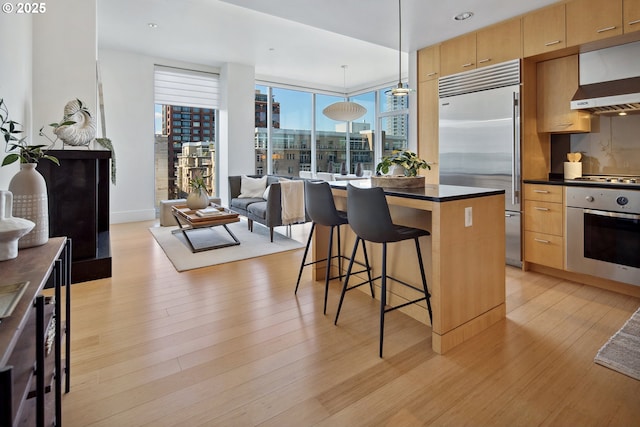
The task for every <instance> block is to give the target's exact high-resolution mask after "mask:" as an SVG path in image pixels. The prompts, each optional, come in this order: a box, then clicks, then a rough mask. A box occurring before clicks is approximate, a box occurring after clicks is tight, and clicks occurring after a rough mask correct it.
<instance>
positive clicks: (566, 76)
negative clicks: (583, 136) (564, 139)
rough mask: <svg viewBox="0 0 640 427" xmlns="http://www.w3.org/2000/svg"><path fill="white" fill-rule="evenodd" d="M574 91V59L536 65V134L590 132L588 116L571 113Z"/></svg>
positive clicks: (576, 111)
mask: <svg viewBox="0 0 640 427" xmlns="http://www.w3.org/2000/svg"><path fill="white" fill-rule="evenodd" d="M577 89H578V55H570V56H565V57H563V58H558V59H552V60H549V61H543V62H539V63H538V64H537V101H538V105H537V122H538V123H537V126H538V132H542V133H544V132H550V133H577V132H589V131H590V130H591V115H590V114H589V113H588V112H586V111H582V110H571V108H570V102H571V98H572V97H573V95H574V94H575V92H576V90H577Z"/></svg>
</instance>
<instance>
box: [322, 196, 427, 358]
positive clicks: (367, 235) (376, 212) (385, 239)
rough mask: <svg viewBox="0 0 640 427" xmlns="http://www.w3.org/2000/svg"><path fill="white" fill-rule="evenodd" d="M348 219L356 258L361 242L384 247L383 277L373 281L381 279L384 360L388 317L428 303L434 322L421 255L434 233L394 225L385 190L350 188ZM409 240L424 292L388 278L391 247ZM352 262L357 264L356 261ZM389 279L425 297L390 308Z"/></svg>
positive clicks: (341, 296) (344, 290)
mask: <svg viewBox="0 0 640 427" xmlns="http://www.w3.org/2000/svg"><path fill="white" fill-rule="evenodd" d="M347 218H348V220H349V225H350V226H351V228H352V229H353V231H354V233H356V236H357V237H356V242H355V244H354V247H353V250H354V254H355V251H356V249H357V247H358V245H359V243H360V241H362V246H363V247H364V246H365V241H369V242H374V243H382V273H381V275H380V276H378V277H375V278H374V279H373V280H378V279H381V292H382V294H381V295H380V357H382V343H383V338H384V315H385V313H387V312H389V311H393V310H396V309H398V308H401V307H405V306H407V305H409V304H415V303H417V302H419V301H426V302H427V310H428V311H429V319H430V320H431V321H432V322H433V314H432V312H431V300H430V297H431V295H430V294H429V290H428V288H427V278H426V276H425V273H424V265H423V263H422V254H421V252H420V242H419V240H418V239H419V238H420V237H421V236H429V235H430V234H431V233H429V232H428V231H427V230H422V229H420V228H413V227H405V226H403V225H396V224H394V223H393V222H392V220H391V214H390V212H389V205H388V204H387V199H386V198H385V196H384V190H383V189H382V188H380V187H373V188H357V187H354V186H353V185H351V184H347ZM409 239H413V240H414V241H415V245H416V253H417V255H418V264H419V266H420V275H421V276H422V289H419V288H417V287H415V286H413V285H411V284H409V283H406V282H403V281H401V280H399V279H396V278H393V277H391V276H388V275H387V243H392V242H400V241H403V240H409ZM351 260H352V261H353V257H352V258H351ZM365 260H366V262H367V267H369V264H368V260H367V259H366V258H365ZM352 266H353V264H352V262H349V266H348V267H347V274H346V277H345V279H344V285H343V287H342V293H341V294H340V303H339V304H338V311H337V312H336V319H335V322H334V324H336V325H337V324H338V316H340V309H341V308H342V302H343V300H344V294H345V292H346V291H348V290H351V289H353V288H349V287H348V284H349V277H350V276H351V268H352ZM387 279H389V280H393V281H394V282H397V283H400V284H402V285H404V286H407V287H409V288H411V289H414V290H416V291H418V292H424V296H423V297H421V298H418V299H415V300H412V301H409V302H406V303H404V304H400V305H398V306H395V307H389V308H387ZM432 324H433V323H432Z"/></svg>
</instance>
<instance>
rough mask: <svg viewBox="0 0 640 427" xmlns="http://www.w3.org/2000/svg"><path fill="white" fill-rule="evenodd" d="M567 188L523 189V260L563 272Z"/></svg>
mask: <svg viewBox="0 0 640 427" xmlns="http://www.w3.org/2000/svg"><path fill="white" fill-rule="evenodd" d="M563 194H564V187H562V186H560V185H539V184H525V185H524V195H525V196H524V197H525V200H524V227H523V228H524V259H525V261H527V262H532V263H535V264H540V265H546V266H549V267H553V268H557V269H564V203H563V202H562V200H563Z"/></svg>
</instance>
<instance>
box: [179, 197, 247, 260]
mask: <svg viewBox="0 0 640 427" xmlns="http://www.w3.org/2000/svg"><path fill="white" fill-rule="evenodd" d="M209 208H216V209H217V210H218V211H219V212H220V214H219V215H215V216H200V215H198V214H197V210H192V209H189V208H188V207H187V205H175V206H172V207H171V213H172V214H173V217H174V218H175V219H176V222H177V223H178V226H179V227H180V228H179V229H177V230H174V231H173V233H182V234H183V235H184V237H185V239H187V243H189V247H190V248H191V252H202V251H208V250H211V249H219V248H225V247H227V246H236V245H239V244H240V240H238V238H237V237H236V236H235V234H233V233H232V232H231V230H229V227H227V224H231V223H232V222H239V221H240V218H239V216H240V214H238V213H236V212H233V211H231V210H229V209H227V208H225V207H222V206H218V205H210V206H209ZM218 226H222V227H224V229H225V230H227V233H229V235H230V236H231V238H232V239H233V242H224V243H211V244H209V243H206V239H204V240H205V244H204V245H196V244H194V242H193V239H192V237H193V236H190V234H192V233H194V232H195V231H196V230H199V229H205V228H209V229H213V227H218ZM210 231H211V240H212V241H214V240H215V239H214V237H215V236H217V233H215V231H214V230H210ZM199 233H202V231H200V232H199Z"/></svg>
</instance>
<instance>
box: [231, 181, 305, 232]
mask: <svg viewBox="0 0 640 427" xmlns="http://www.w3.org/2000/svg"><path fill="white" fill-rule="evenodd" d="M246 176H247V177H249V178H262V177H263V175H246ZM282 178H284V179H289V180H294V179H301V178H298V177H293V176H276V175H267V183H266V188H268V194H266V192H265V193H263V195H262V196H260V197H238V196H240V193H241V185H242V176H240V175H232V176H229V209H231V210H232V211H234V212H237V213H239V214H240V215H242V216H245V217H247V224H248V227H249V230H251V231H253V223H254V222H257V223H259V224H262V225H264V226H265V227H267V228H269V237H270V239H271V241H272V242H273V228H274V227H278V226H281V225H283V223H282V202H281V188H280V180H281V179H282ZM256 196H257V195H256ZM309 220H310V219H309V217H308V215H306V212H305V222H306V221H309Z"/></svg>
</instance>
